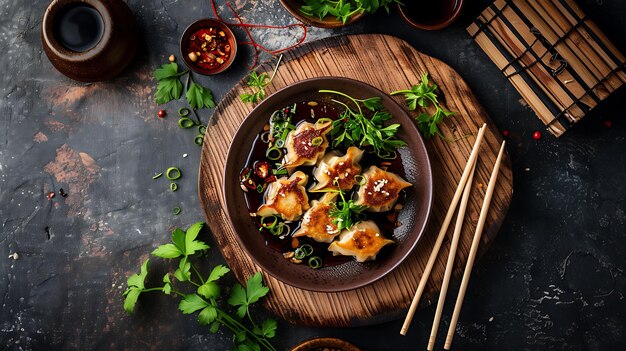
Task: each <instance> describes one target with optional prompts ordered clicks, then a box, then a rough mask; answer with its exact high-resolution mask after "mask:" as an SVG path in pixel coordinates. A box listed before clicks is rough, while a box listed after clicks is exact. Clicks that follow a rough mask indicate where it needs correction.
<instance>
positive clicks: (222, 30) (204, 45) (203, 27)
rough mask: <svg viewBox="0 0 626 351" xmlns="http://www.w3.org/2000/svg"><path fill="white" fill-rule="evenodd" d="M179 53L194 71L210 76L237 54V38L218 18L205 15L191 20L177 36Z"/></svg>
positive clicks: (220, 71)
mask: <svg viewBox="0 0 626 351" xmlns="http://www.w3.org/2000/svg"><path fill="white" fill-rule="evenodd" d="M180 53H181V56H182V58H183V60H184V61H185V63H186V64H187V66H188V67H189V68H190V69H191V70H192V71H194V72H197V73H200V74H204V75H213V74H218V73H222V72H224V71H225V70H226V69H227V68H228V67H230V65H231V64H232V63H233V61H234V60H235V56H236V55H237V39H236V38H235V34H234V33H233V31H232V30H230V28H229V27H228V26H227V25H226V24H225V23H224V22H221V21H218V20H215V19H211V18H207V19H201V20H198V21H195V22H193V23H192V24H190V25H189V27H187V29H185V31H184V32H183V36H182V37H181V38H180Z"/></svg>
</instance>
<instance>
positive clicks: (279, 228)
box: [270, 222, 291, 236]
mask: <svg viewBox="0 0 626 351" xmlns="http://www.w3.org/2000/svg"><path fill="white" fill-rule="evenodd" d="M290 232H291V228H289V226H288V225H287V224H285V223H283V222H280V223H277V224H276V225H275V226H274V227H272V228H270V233H272V235H275V236H287V235H289V233H290Z"/></svg>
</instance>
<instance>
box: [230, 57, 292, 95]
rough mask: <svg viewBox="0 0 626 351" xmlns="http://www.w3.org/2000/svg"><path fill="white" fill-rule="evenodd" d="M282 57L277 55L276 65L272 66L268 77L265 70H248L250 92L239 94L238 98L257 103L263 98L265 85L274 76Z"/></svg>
mask: <svg viewBox="0 0 626 351" xmlns="http://www.w3.org/2000/svg"><path fill="white" fill-rule="evenodd" d="M282 59H283V55H280V56H279V57H278V61H277V62H276V66H274V71H273V72H272V76H271V77H270V76H269V75H268V74H267V73H266V72H263V73H261V74H258V73H257V72H256V71H252V72H250V76H248V82H247V84H248V87H250V89H251V90H252V93H251V94H248V93H243V94H241V95H239V98H240V99H241V101H243V102H251V103H257V102H259V101H261V100H263V99H265V87H266V86H268V85H269V84H270V83H271V82H272V80H274V77H275V76H276V72H277V71H278V66H280V62H281V61H282Z"/></svg>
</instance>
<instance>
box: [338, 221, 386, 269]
mask: <svg viewBox="0 0 626 351" xmlns="http://www.w3.org/2000/svg"><path fill="white" fill-rule="evenodd" d="M389 244H393V240H389V239H387V238H385V237H384V236H383V235H382V234H381V233H380V229H378V226H377V225H376V223H374V221H364V222H359V223H357V224H355V225H353V226H352V228H350V229H349V230H348V229H346V230H344V231H342V232H341V234H340V235H339V240H338V241H334V242H333V243H331V244H330V245H329V246H328V251H332V253H333V256H338V255H344V256H353V257H354V258H355V259H356V260H357V262H365V261H370V260H375V259H376V255H378V252H379V251H380V249H382V248H383V246H385V245H389Z"/></svg>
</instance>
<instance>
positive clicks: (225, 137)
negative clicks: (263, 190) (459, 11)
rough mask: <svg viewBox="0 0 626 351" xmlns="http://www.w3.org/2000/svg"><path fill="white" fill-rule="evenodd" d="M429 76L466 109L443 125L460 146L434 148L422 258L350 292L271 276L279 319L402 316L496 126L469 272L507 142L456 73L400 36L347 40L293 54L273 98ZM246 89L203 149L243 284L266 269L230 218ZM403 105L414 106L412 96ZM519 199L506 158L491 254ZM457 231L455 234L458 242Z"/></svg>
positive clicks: (361, 321) (217, 218) (396, 85)
mask: <svg viewBox="0 0 626 351" xmlns="http://www.w3.org/2000/svg"><path fill="white" fill-rule="evenodd" d="M273 62H275V61H273ZM273 62H272V63H269V62H268V63H265V64H264V65H262V66H261V67H259V72H263V71H267V72H269V73H271V71H272V69H273ZM424 72H429V74H430V79H431V81H433V82H436V83H437V84H438V85H439V88H440V97H441V99H442V101H443V102H444V104H445V106H447V108H448V109H449V110H451V111H455V112H456V115H455V116H454V117H451V118H448V119H446V120H445V122H444V123H442V126H441V130H442V132H443V134H444V135H445V136H446V137H447V138H449V139H451V140H456V141H445V140H443V139H441V138H434V139H432V140H429V141H427V142H426V146H427V148H428V152H429V155H430V158H431V162H432V168H433V179H434V199H433V211H432V215H431V218H430V222H429V224H428V226H427V228H426V232H425V234H424V235H423V236H422V238H421V239H420V242H419V243H418V245H417V247H416V248H415V250H414V252H413V253H412V254H411V255H410V256H409V257H408V258H407V259H406V260H405V261H404V262H403V263H402V264H401V265H400V266H398V268H396V269H395V270H394V271H392V272H391V273H389V274H388V275H386V276H385V277H383V278H382V279H380V280H378V281H377V282H375V283H372V284H370V285H367V286H365V287H362V288H359V289H356V290H351V291H345V292H340V293H319V292H312V291H305V290H300V289H297V288H294V287H291V286H289V285H286V284H283V283H281V282H280V281H278V280H276V279H274V278H272V277H271V276H269V275H267V274H264V278H265V282H266V283H267V284H268V285H269V287H270V288H271V293H270V294H269V295H268V296H267V298H265V299H264V300H263V301H264V304H265V307H267V308H268V309H269V310H270V311H271V312H273V313H274V314H276V315H278V316H280V317H282V318H283V319H285V320H287V321H289V322H291V323H295V324H303V325H310V326H336V327H345V326H360V325H368V324H375V323H381V322H385V321H389V320H392V319H397V318H400V317H402V316H403V315H404V314H405V313H406V310H407V309H408V306H409V305H410V303H411V299H412V297H413V294H414V292H415V290H416V288H417V285H418V283H419V279H420V277H421V273H422V271H423V269H424V266H425V265H426V262H427V260H428V256H429V254H430V251H431V250H432V246H433V244H434V242H435V239H436V237H437V233H438V230H439V228H440V226H441V223H442V222H443V218H444V217H445V213H446V211H447V208H448V206H449V204H450V201H451V199H452V196H453V195H454V191H455V189H456V186H457V183H458V179H460V177H461V174H462V173H463V168H464V166H465V164H466V161H467V158H468V157H469V154H470V151H471V148H472V145H473V143H474V140H475V134H476V131H477V130H478V128H479V127H480V126H481V125H482V124H483V123H487V125H488V130H487V132H486V134H485V139H484V141H483V144H482V148H481V152H480V157H479V161H478V162H479V166H478V168H477V171H476V176H475V180H474V191H473V193H472V196H471V198H470V203H469V204H468V209H467V215H466V218H465V225H464V227H463V232H462V238H461V240H460V243H459V248H458V251H457V258H456V260H455V269H454V276H455V277H458V276H460V275H461V274H462V270H463V269H464V267H465V262H466V259H467V254H468V251H469V248H470V246H471V241H472V236H473V233H474V230H475V228H476V221H477V220H478V215H479V212H480V206H481V204H482V200H483V196H484V192H485V190H486V185H487V184H488V181H489V175H490V172H491V169H492V167H493V164H494V162H495V159H496V156H497V152H498V150H499V146H500V142H501V137H500V133H499V131H498V130H497V128H496V127H495V126H494V125H493V124H492V123H491V121H490V120H489V118H488V117H487V114H486V113H485V111H484V109H483V108H482V107H481V106H480V104H479V103H478V101H477V100H476V98H475V97H474V95H473V94H472V92H471V91H470V89H469V88H468V86H467V84H466V83H465V82H464V81H463V79H462V78H461V77H460V76H459V75H458V74H457V73H456V72H455V71H454V70H453V69H452V68H450V67H449V66H447V65H446V64H444V63H442V62H441V61H439V60H437V59H434V58H432V57H429V56H426V55H424V54H421V53H419V52H418V51H417V50H415V49H414V48H413V47H411V46H410V45H409V44H407V43H406V42H404V41H402V40H400V39H398V38H395V37H392V36H387V35H380V34H360V35H351V36H341V37H333V38H328V39H323V40H320V41H316V42H313V43H309V44H305V45H303V46H301V47H299V48H297V49H295V50H293V51H290V52H288V53H286V54H285V57H284V58H283V62H282V64H281V66H280V68H279V69H278V73H277V74H276V77H275V78H274V80H273V81H272V83H271V84H270V85H269V86H268V87H267V88H266V91H267V93H268V94H270V93H273V92H274V91H276V90H278V89H280V88H283V87H285V86H287V85H290V84H293V83H295V82H298V81H300V80H303V79H306V78H312V77H319V76H339V77H348V78H353V79H357V80H360V81H363V82H366V83H368V84H370V85H373V86H375V87H377V88H379V89H381V90H382V91H386V92H391V91H394V90H398V89H405V88H407V87H410V86H411V85H413V84H416V83H418V82H419V81H420V76H421V74H422V73H424ZM246 89H247V88H246V84H245V80H242V81H241V82H239V83H238V84H237V85H236V86H235V87H234V88H233V89H232V90H231V91H230V92H229V93H228V94H226V96H225V97H224V98H223V99H222V101H221V102H220V104H219V105H218V106H217V108H216V110H215V114H214V116H213V122H212V125H211V126H209V127H208V129H207V136H208V137H207V138H205V140H204V145H203V147H202V159H201V162H200V172H199V195H200V202H201V203H202V206H203V210H204V214H205V216H206V220H207V223H208V225H209V227H210V229H211V231H212V233H213V235H214V237H215V240H216V241H217V244H218V246H219V248H220V250H221V252H222V254H223V255H224V258H225V260H226V262H227V263H228V265H229V266H230V268H231V269H232V271H233V272H234V273H235V275H236V276H237V278H238V279H239V280H240V281H243V280H245V277H247V276H249V275H252V274H253V273H254V272H256V271H259V270H260V268H258V267H257V266H255V264H254V263H253V261H252V259H250V258H249V257H248V256H246V254H245V253H244V251H243V249H242V248H241V246H240V245H239V243H238V240H237V235H236V234H235V233H234V232H233V230H232V229H231V227H230V225H229V221H228V217H227V215H226V213H225V211H224V204H223V192H222V181H223V180H222V177H223V169H224V164H225V162H226V154H227V152H228V147H229V145H230V144H231V142H232V138H233V135H234V134H235V132H236V130H237V127H238V126H239V125H240V124H241V122H242V121H243V120H244V119H245V118H246V116H247V115H248V113H249V112H250V111H251V110H252V109H253V107H254V106H253V105H251V104H244V103H242V102H241V101H240V99H239V94H241V93H243V92H244V91H247V90H246ZM396 99H397V101H398V102H400V103H402V104H403V106H404V101H403V98H402V97H399V96H398V97H396ZM245 152H247V151H245ZM512 194H513V179H512V172H511V165H510V160H509V158H508V156H506V157H505V160H504V162H503V165H502V167H501V174H500V176H499V178H498V184H497V186H496V189H495V193H494V196H493V200H492V205H491V210H490V211H489V216H488V219H487V223H486V226H485V232H484V234H483V243H482V246H481V247H482V249H483V250H484V248H486V247H487V246H488V244H489V243H490V242H491V241H493V239H494V238H495V236H496V234H497V232H498V229H499V228H500V225H501V224H502V220H503V219H504V217H505V215H506V212H507V209H508V207H509V203H510V201H511V196H512ZM453 226H454V224H452V225H451V228H450V230H449V231H450V233H448V235H449V236H451V235H452V234H451V232H452V227H453ZM449 245H450V243H449V239H448V240H446V241H445V242H444V245H443V246H442V249H441V252H440V256H439V258H438V259H437V262H436V263H435V266H434V268H433V271H432V274H431V278H430V282H429V283H428V285H427V287H426V291H425V293H424V297H423V298H422V301H424V302H425V303H430V302H431V300H432V298H433V296H435V294H436V293H437V291H438V290H439V289H440V286H441V281H442V279H443V273H444V270H445V261H446V257H447V254H448V250H449ZM468 303H471V301H468Z"/></svg>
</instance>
